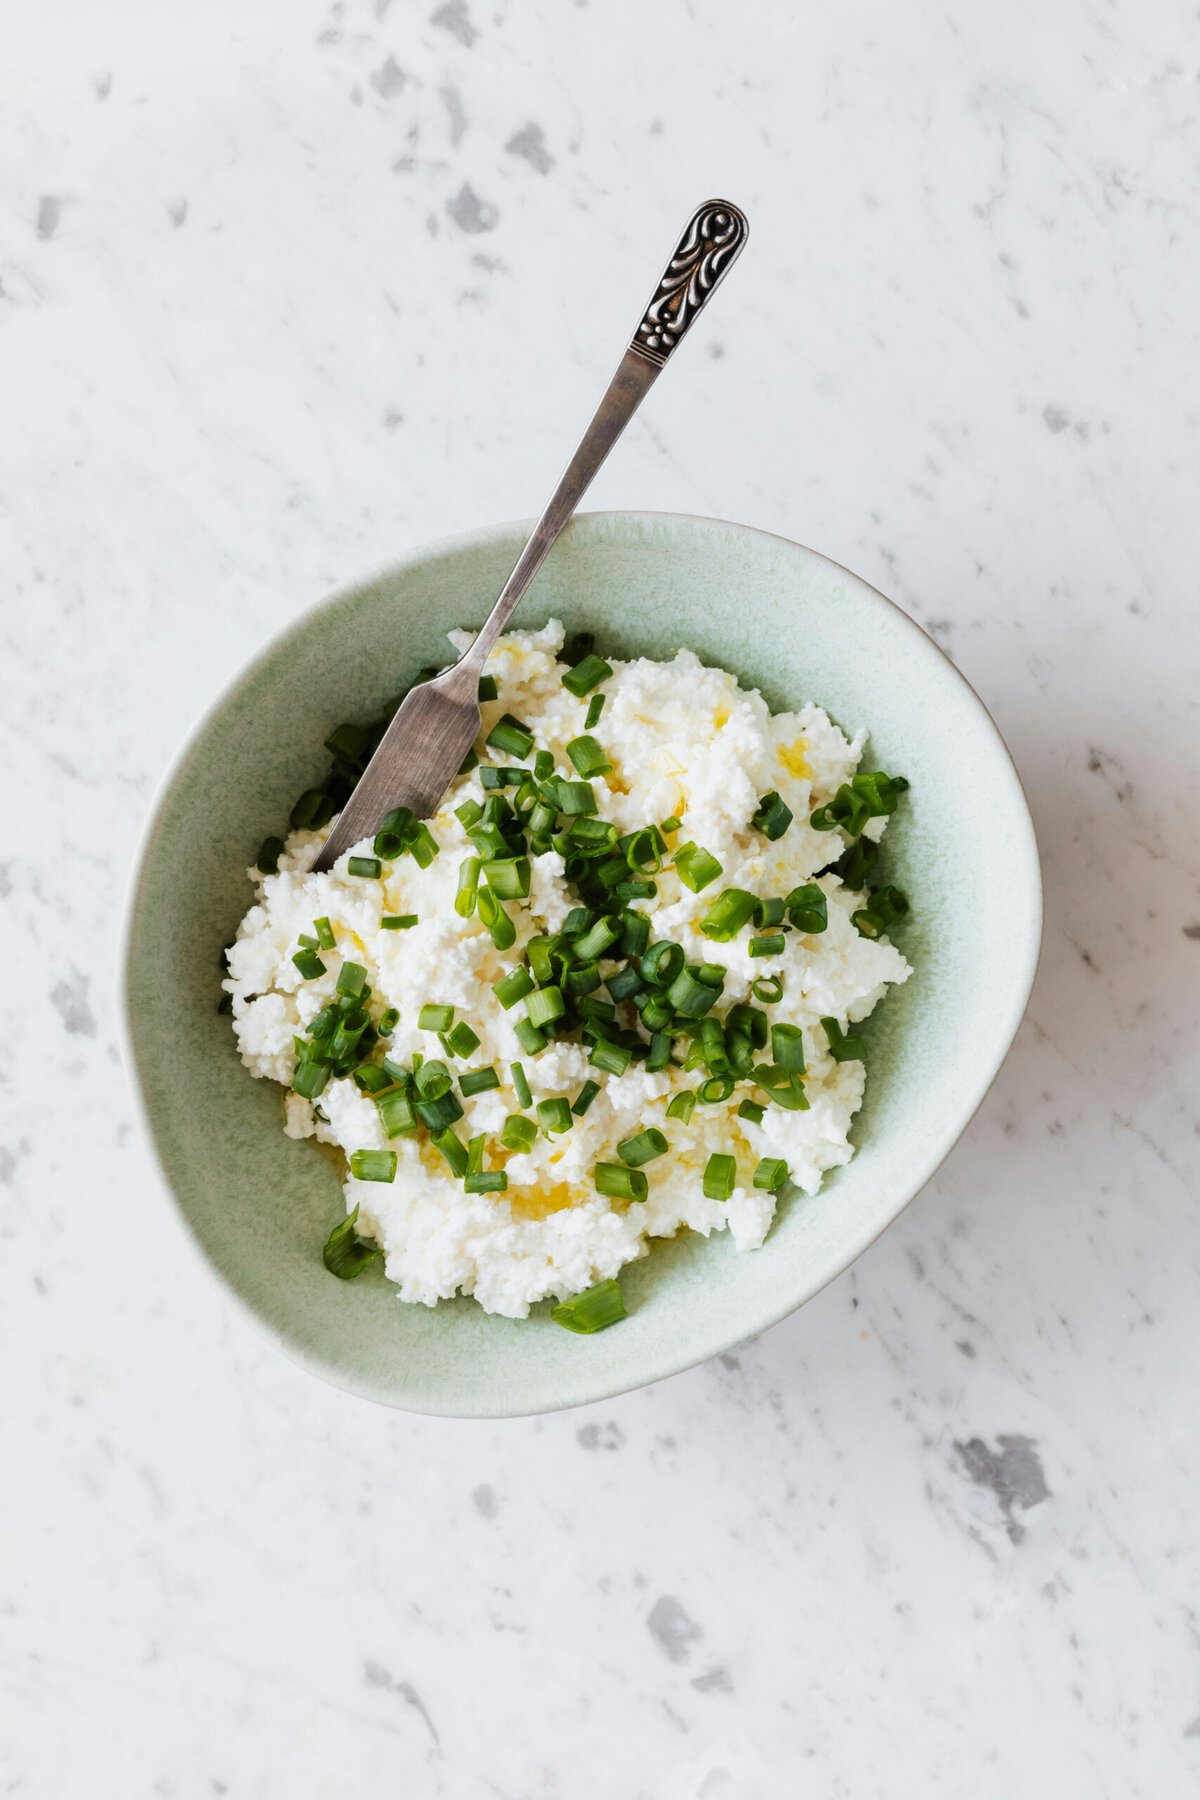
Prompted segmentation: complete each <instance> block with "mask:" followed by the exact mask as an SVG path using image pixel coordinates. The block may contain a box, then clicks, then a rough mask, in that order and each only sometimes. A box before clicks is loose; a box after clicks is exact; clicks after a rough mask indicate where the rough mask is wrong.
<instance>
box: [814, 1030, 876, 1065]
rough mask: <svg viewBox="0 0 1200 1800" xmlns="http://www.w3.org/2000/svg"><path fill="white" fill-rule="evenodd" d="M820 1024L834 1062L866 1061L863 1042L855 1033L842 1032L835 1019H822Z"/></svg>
mask: <svg viewBox="0 0 1200 1800" xmlns="http://www.w3.org/2000/svg"><path fill="white" fill-rule="evenodd" d="M821 1024H822V1026H823V1027H824V1030H825V1036H826V1038H827V1039H828V1041H829V1054H830V1056H832V1058H833V1060H834V1062H840V1063H844V1062H865V1061H866V1060H867V1057H866V1051H865V1050H864V1049H863V1041H862V1039H861V1037H859V1035H858V1033H857V1032H856V1031H843V1030H842V1028H841V1026H840V1025H839V1024H838V1022H837V1020H836V1019H822V1020H821Z"/></svg>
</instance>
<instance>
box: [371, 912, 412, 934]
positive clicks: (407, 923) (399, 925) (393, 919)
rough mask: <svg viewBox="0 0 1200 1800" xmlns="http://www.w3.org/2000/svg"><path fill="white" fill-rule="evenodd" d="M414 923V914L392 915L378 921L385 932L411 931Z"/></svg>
mask: <svg viewBox="0 0 1200 1800" xmlns="http://www.w3.org/2000/svg"><path fill="white" fill-rule="evenodd" d="M416 922H417V915H416V913H393V914H392V915H391V916H390V917H389V918H383V919H380V921H379V923H380V925H381V926H382V927H383V929H384V930H385V931H411V930H412V927H413V926H414V925H415V924H416Z"/></svg>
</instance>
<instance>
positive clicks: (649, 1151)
mask: <svg viewBox="0 0 1200 1800" xmlns="http://www.w3.org/2000/svg"><path fill="white" fill-rule="evenodd" d="M669 1148H670V1146H669V1145H668V1143H667V1140H666V1138H665V1137H664V1136H663V1134H662V1132H661V1131H659V1130H658V1128H657V1126H654V1125H648V1126H647V1127H646V1129H645V1131H639V1132H636V1133H635V1134H634V1136H633V1137H627V1138H625V1139H624V1140H623V1141H622V1142H621V1143H619V1144H618V1145H617V1155H618V1156H619V1157H620V1159H621V1161H622V1162H623V1163H627V1164H628V1166H629V1167H630V1168H631V1169H640V1168H641V1167H642V1165H643V1163H648V1162H653V1161H654V1159H655V1157H656V1156H664V1155H665V1154H666V1152H667V1150H668V1149H669Z"/></svg>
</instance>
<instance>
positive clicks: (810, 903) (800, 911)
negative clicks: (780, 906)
mask: <svg viewBox="0 0 1200 1800" xmlns="http://www.w3.org/2000/svg"><path fill="white" fill-rule="evenodd" d="M784 905H785V906H786V907H787V915H788V918H789V919H790V920H791V922H792V924H793V925H794V926H795V928H796V930H797V931H807V932H809V933H811V934H812V935H814V936H815V935H816V934H817V933H818V932H821V931H824V930H825V928H826V926H827V925H828V924H829V902H828V900H827V899H826V898H825V893H824V890H823V889H821V888H819V887H818V886H817V884H816V882H815V881H806V882H805V883H804V885H803V886H802V887H794V888H793V889H792V891H791V893H790V894H789V895H788V896H787V898H786V900H785V901H784Z"/></svg>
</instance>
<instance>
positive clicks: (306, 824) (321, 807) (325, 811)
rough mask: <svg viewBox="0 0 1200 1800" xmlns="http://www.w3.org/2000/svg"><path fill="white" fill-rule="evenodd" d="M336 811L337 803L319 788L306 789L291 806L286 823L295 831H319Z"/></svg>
mask: <svg viewBox="0 0 1200 1800" xmlns="http://www.w3.org/2000/svg"><path fill="white" fill-rule="evenodd" d="M336 811H337V802H336V801H335V800H334V799H332V798H331V796H330V795H329V794H326V793H324V792H322V790H321V789H320V788H307V789H306V790H305V792H304V793H303V794H301V796H300V798H299V799H298V800H297V802H296V804H295V806H293V808H292V810H291V813H290V814H289V817H288V822H289V824H290V825H292V827H293V828H294V829H295V830H296V831H320V829H321V827H322V826H323V825H328V823H329V821H330V819H332V817H333V815H334V813H335V812H336Z"/></svg>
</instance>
